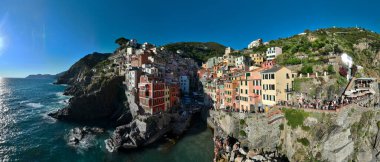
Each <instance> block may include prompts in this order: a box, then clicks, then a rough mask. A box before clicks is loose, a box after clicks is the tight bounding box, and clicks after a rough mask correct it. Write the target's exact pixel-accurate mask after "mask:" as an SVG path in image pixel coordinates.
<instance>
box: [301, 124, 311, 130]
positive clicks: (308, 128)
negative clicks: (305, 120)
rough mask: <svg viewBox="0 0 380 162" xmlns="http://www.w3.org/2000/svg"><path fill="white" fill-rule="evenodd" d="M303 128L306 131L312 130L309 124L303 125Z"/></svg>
mask: <svg viewBox="0 0 380 162" xmlns="http://www.w3.org/2000/svg"><path fill="white" fill-rule="evenodd" d="M301 128H302V130H304V131H309V130H310V127H309V126H304V125H303V126H301Z"/></svg>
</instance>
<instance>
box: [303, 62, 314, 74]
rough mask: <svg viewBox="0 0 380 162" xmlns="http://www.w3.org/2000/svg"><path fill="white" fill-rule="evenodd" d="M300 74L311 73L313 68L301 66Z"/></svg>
mask: <svg viewBox="0 0 380 162" xmlns="http://www.w3.org/2000/svg"><path fill="white" fill-rule="evenodd" d="M300 73H302V74H307V73H309V74H311V73H313V66H312V65H306V64H304V65H302V69H301V71H300Z"/></svg>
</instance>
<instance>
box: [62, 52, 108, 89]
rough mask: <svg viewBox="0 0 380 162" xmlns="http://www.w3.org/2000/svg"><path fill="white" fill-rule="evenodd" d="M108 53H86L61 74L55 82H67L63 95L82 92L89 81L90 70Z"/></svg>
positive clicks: (106, 56) (92, 73)
mask: <svg viewBox="0 0 380 162" xmlns="http://www.w3.org/2000/svg"><path fill="white" fill-rule="evenodd" d="M109 56H110V54H102V53H93V54H89V55H86V56H85V57H83V58H82V59H80V60H79V61H78V62H76V63H75V64H74V65H72V66H71V67H70V69H69V70H67V71H66V72H64V73H63V74H61V76H60V77H59V78H58V79H57V82H56V83H57V84H68V85H70V87H69V88H68V89H66V90H65V95H73V96H76V95H80V94H83V93H84V92H83V91H84V90H83V89H84V87H85V86H86V85H88V84H90V83H91V77H92V76H93V75H94V72H93V71H91V69H92V68H94V67H95V66H96V65H97V64H98V63H100V62H102V61H104V60H106V59H107V58H108V57H109Z"/></svg>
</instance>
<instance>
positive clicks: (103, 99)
mask: <svg viewBox="0 0 380 162" xmlns="http://www.w3.org/2000/svg"><path fill="white" fill-rule="evenodd" d="M122 81H123V77H114V78H111V79H105V80H99V81H98V83H96V84H95V83H94V84H92V85H91V86H89V88H90V89H92V90H91V92H90V93H87V94H82V95H80V96H75V97H73V98H71V99H70V102H69V105H68V106H67V107H65V108H63V109H61V110H58V111H57V112H54V113H50V114H49V115H50V116H52V117H54V118H56V119H61V120H70V121H95V120H107V121H112V122H116V123H117V124H118V125H121V124H125V123H128V122H129V121H131V118H132V117H131V115H130V113H129V111H128V104H124V100H125V94H124V89H123V87H122V86H123V85H122Z"/></svg>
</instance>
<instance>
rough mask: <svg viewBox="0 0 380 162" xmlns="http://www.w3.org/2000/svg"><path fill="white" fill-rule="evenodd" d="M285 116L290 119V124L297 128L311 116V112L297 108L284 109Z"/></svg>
mask: <svg viewBox="0 0 380 162" xmlns="http://www.w3.org/2000/svg"><path fill="white" fill-rule="evenodd" d="M284 112H285V118H286V120H287V121H288V125H289V126H290V127H291V128H292V129H295V128H297V127H298V126H302V125H303V121H304V120H305V119H306V118H307V117H308V116H309V113H307V112H305V111H303V110H296V109H284Z"/></svg>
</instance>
